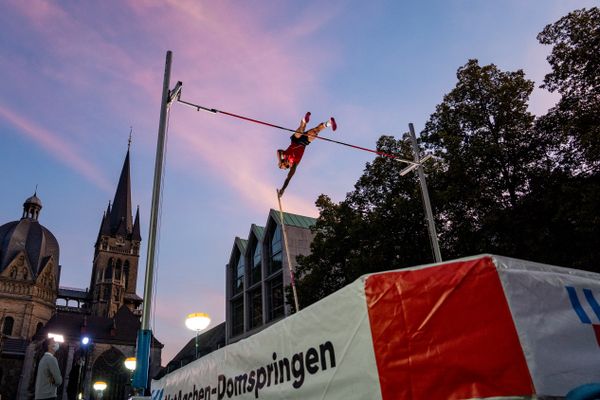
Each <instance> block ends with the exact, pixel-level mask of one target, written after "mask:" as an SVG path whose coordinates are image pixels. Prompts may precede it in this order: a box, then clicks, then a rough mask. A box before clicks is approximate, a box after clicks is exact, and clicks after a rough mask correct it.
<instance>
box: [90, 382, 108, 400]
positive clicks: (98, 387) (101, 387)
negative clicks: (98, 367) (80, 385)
mask: <svg viewBox="0 0 600 400" xmlns="http://www.w3.org/2000/svg"><path fill="white" fill-rule="evenodd" d="M107 386H108V385H107V384H106V382H104V381H96V382H94V384H93V385H92V387H93V388H94V390H95V391H97V392H98V397H99V398H102V392H103V391H104V389H106V387H107Z"/></svg>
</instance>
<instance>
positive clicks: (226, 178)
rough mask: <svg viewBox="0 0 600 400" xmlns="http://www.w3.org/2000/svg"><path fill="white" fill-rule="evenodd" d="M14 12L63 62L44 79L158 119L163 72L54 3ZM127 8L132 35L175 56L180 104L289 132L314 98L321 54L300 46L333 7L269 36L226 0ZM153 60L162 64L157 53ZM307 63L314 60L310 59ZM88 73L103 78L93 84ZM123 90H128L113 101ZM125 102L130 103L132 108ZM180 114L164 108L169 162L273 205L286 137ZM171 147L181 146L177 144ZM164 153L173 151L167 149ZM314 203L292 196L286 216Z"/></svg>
mask: <svg viewBox="0 0 600 400" xmlns="http://www.w3.org/2000/svg"><path fill="white" fill-rule="evenodd" d="M15 7H17V8H18V9H19V10H20V12H21V13H22V14H23V15H24V16H26V17H27V18H28V19H29V20H30V21H31V23H32V25H33V26H35V28H36V29H37V30H38V32H39V33H40V38H41V40H42V41H43V42H44V46H45V47H46V48H47V49H50V51H51V52H53V53H55V54H57V55H59V56H61V57H64V58H65V60H67V61H66V62H65V63H64V64H65V65H66V66H65V67H61V68H63V69H60V70H59V69H56V67H51V66H48V67H45V68H46V73H47V74H48V75H49V76H51V77H53V78H54V79H57V80H59V81H61V82H69V84H70V85H76V86H78V87H79V88H81V89H83V90H88V89H91V88H96V87H99V91H98V89H94V90H95V91H96V92H95V95H96V96H98V101H108V99H110V101H108V103H107V104H109V105H110V106H111V107H112V108H113V109H114V110H115V112H116V113H121V114H123V113H127V115H124V117H126V118H128V119H129V120H132V119H141V118H143V119H144V120H149V119H150V120H151V121H152V122H153V123H155V122H154V121H157V119H158V118H157V115H155V114H154V113H150V112H149V110H152V111H153V112H156V114H158V97H157V96H158V95H159V93H160V87H161V85H162V73H163V71H162V70H156V66H157V65H160V63H157V62H154V63H153V64H152V65H148V63H147V62H144V61H146V60H139V59H136V57H135V53H136V50H135V49H133V51H131V50H132V49H128V48H127V47H126V45H125V44H121V43H120V42H119V41H114V40H112V38H111V37H110V36H109V35H108V34H107V33H106V32H102V31H101V30H100V29H98V28H97V26H96V25H95V26H96V30H94V29H90V27H89V26H88V25H87V24H86V20H85V18H86V16H83V17H80V18H78V16H77V15H70V14H69V13H68V12H66V11H64V10H63V9H61V4H60V3H44V6H43V7H29V6H27V5H25V4H23V3H15ZM126 7H128V12H132V13H133V14H134V15H135V18H134V19H133V20H132V22H131V25H132V29H134V30H136V31H142V32H145V33H146V34H147V37H148V40H149V41H151V42H153V43H154V45H153V47H156V46H157V45H158V47H160V46H161V45H164V46H165V48H164V49H165V50H166V49H167V48H170V49H172V50H173V51H174V62H173V70H172V78H171V81H172V85H174V83H175V82H176V81H177V80H182V81H183V82H184V90H183V98H184V99H186V100H188V101H192V102H198V103H200V104H202V105H209V106H211V107H217V108H223V109H224V110H229V111H233V112H239V113H241V114H246V115H250V116H255V117H257V118H261V119H267V120H269V119H271V120H273V122H275V123H277V124H285V125H291V127H292V128H295V126H296V124H297V120H298V119H299V118H300V117H301V115H302V114H303V113H304V112H305V111H307V110H304V109H301V107H302V106H301V104H303V103H304V102H305V101H306V99H307V98H308V99H310V98H319V97H321V96H323V93H321V89H320V88H319V81H318V77H319V76H320V70H321V69H322V68H324V67H325V66H326V65H327V62H328V61H326V60H327V59H330V55H328V54H323V53H320V54H315V53H316V52H313V51H312V49H311V45H310V43H309V44H306V43H300V42H299V40H300V39H301V38H306V37H307V36H308V35H311V34H313V33H314V32H316V31H318V29H320V28H321V27H322V26H324V25H325V24H327V23H328V21H330V20H331V18H332V17H333V15H335V13H336V12H337V10H336V9H335V8H332V7H329V8H328V6H320V7H319V9H318V10H317V9H313V10H308V11H307V12H305V13H303V14H301V15H299V16H297V18H296V20H295V21H291V22H290V23H288V24H286V25H285V27H284V28H281V30H280V31H279V32H273V31H266V30H265V28H264V26H265V25H267V24H264V23H261V21H260V19H261V18H268V17H269V16H268V15H265V14H262V15H261V14H259V13H258V12H256V13H248V9H245V8H244V9H243V8H241V7H239V6H237V5H236V4H235V3H230V2H216V3H210V5H208V3H201V2H196V1H169V2H159V1H152V0H148V1H131V2H128V3H127V4H126ZM71 13H73V11H71ZM119 28H123V27H120V26H115V28H114V29H115V30H116V31H117V33H119V32H118V30H119ZM73 37H76V38H78V40H72V38H73ZM307 42H309V41H307ZM167 46H168V47H167ZM144 54H146V53H144ZM156 57H157V58H160V59H161V60H162V59H163V57H164V52H163V53H161V54H156ZM314 57H317V58H318V59H319V62H311V59H313V58H314ZM83 60H85V61H83ZM107 60H109V62H108V61H107ZM324 60H325V61H324ZM82 63H85V64H84V65H82ZM69 65H71V66H69ZM97 74H101V75H104V76H107V77H108V79H106V80H105V81H104V82H102V83H100V82H98V78H97V77H96V76H95V75H97ZM123 86H124V87H126V88H127V91H128V92H130V93H131V92H134V93H131V94H128V95H127V96H118V95H115V94H118V93H120V92H122V91H123ZM135 92H138V93H135ZM132 100H133V101H137V104H131V103H132ZM182 107H183V106H182V105H178V104H174V105H173V108H174V109H175V108H177V109H178V110H177V114H176V115H175V116H172V119H171V135H172V140H171V144H170V146H174V147H176V151H177V154H178V156H177V157H176V158H175V157H173V158H171V159H170V162H174V163H177V164H179V165H180V167H181V168H184V169H186V170H188V171H198V172H197V173H198V174H208V175H210V176H211V177H213V178H217V179H219V180H220V181H221V182H223V183H224V184H226V185H229V186H230V187H231V188H232V189H234V190H235V191H237V192H238V194H239V197H240V198H242V199H244V202H245V203H246V204H248V205H249V206H250V207H253V208H255V209H262V210H264V208H265V206H266V205H269V206H271V207H273V206H276V201H275V196H274V189H275V187H276V186H279V185H281V183H282V182H283V180H284V179H285V174H282V173H280V171H279V170H277V168H276V165H275V161H274V156H273V154H274V151H275V149H277V148H280V147H284V148H285V146H287V143H286V142H287V140H288V139H287V137H288V136H289V135H288V134H287V133H286V134H285V135H281V132H276V131H275V130H272V128H266V127H258V126H253V125H252V124H248V123H239V122H235V121H228V120H227V118H224V117H222V116H211V115H202V114H201V113H195V112H193V110H191V109H190V110H185V112H184V110H181V109H179V108H182ZM312 111H315V110H312ZM141 140H144V141H147V144H153V143H154V140H155V139H153V138H151V137H150V135H146V136H144V137H142V138H141ZM178 141H181V142H183V144H181V142H180V144H179V145H177V144H176V143H177V142H178ZM174 143H175V144H174ZM170 152H171V154H173V152H174V151H173V149H171V150H170ZM228 160H235V163H233V164H232V163H230V162H229V161H228ZM306 164H307V166H306V167H308V163H306ZM199 166H202V168H199ZM313 201H314V199H313V198H310V199H309V198H302V197H300V196H298V197H294V196H293V193H292V192H290V193H289V198H288V199H286V202H287V203H288V207H289V209H293V210H294V211H295V212H299V213H308V214H314V208H313V207H312V203H313Z"/></svg>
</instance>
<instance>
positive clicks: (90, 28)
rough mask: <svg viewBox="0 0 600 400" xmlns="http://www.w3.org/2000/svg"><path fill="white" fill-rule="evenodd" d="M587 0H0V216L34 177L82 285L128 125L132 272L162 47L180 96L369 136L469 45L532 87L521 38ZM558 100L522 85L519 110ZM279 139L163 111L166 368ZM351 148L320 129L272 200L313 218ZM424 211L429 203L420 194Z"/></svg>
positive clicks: (9, 215) (420, 106) (434, 94)
mask: <svg viewBox="0 0 600 400" xmlns="http://www.w3.org/2000/svg"><path fill="white" fill-rule="evenodd" d="M595 4H596V2H594V1H579V0H573V1H569V2H566V1H558V0H537V1H533V0H531V1H522V0H512V1H497V2H492V1H474V0H473V1H459V0H456V1H447V0H444V1H442V0H439V1H428V2H401V1H369V2H364V1H335V0H334V1H327V2H322V1H302V2H291V1H288V2H284V1H268V2H267V1H256V0H249V1H242V2H239V1H238V2H235V1H227V0H223V1H212V2H209V1H197V0H193V1H192V0H189V1H188V0H177V1H176V0H170V1H152V0H136V1H101V2H100V1H97V2H81V1H74V0H73V1H67V0H65V1H60V2H59V1H54V2H51V1H37V0H32V1H18V0H15V1H12V0H3V1H2V4H1V5H0V11H1V12H0V55H1V58H0V76H1V81H2V85H3V88H2V90H1V91H0V171H2V174H1V177H2V188H3V189H2V196H0V224H3V223H6V222H9V221H12V220H16V219H18V218H20V216H21V212H22V203H23V200H25V199H26V198H27V197H29V196H30V195H31V194H32V193H33V191H34V189H35V185H36V184H38V185H39V186H38V195H39V197H40V198H41V200H42V202H43V204H44V208H43V210H42V214H41V217H40V222H41V223H42V224H43V225H44V226H46V227H47V228H49V229H50V230H51V231H52V232H53V233H54V234H55V235H56V237H57V239H58V240H59V243H60V246H61V257H60V262H61V264H62V268H63V269H62V279H61V285H62V286H71V287H80V288H85V287H86V286H87V285H88V284H89V278H90V272H91V265H92V255H93V244H94V241H95V239H96V235H97V233H98V228H99V224H100V218H101V216H102V212H103V210H105V209H106V205H107V203H108V201H109V200H112V198H113V196H114V191H115V189H116V184H117V180H118V176H119V172H120V169H121V166H122V163H123V159H124V156H125V152H126V149H127V138H128V134H129V130H130V126H133V144H132V147H131V173H132V192H133V193H132V199H133V202H134V206H135V205H138V204H139V205H140V212H141V217H142V229H143V233H142V236H143V239H144V241H143V243H142V251H143V256H142V257H141V259H140V274H139V275H140V279H139V281H138V293H139V294H140V295H142V292H143V271H144V266H145V254H146V244H147V228H148V218H149V214H150V211H149V210H150V200H151V188H152V176H153V168H154V155H155V145H156V135H157V129H158V116H159V109H160V93H161V89H162V77H163V72H164V60H165V53H166V51H167V50H172V51H173V69H172V75H171V80H172V82H173V84H174V83H175V82H176V81H178V80H179V81H182V82H183V84H184V86H183V94H182V99H184V100H187V101H190V102H193V103H198V104H201V105H205V106H209V107H214V108H217V109H221V110H224V111H229V112H233V113H237V114H243V115H247V116H250V117H254V118H257V119H263V120H267V121H270V122H272V123H274V124H277V125H282V126H286V127H290V128H294V129H295V128H296V126H297V124H298V121H299V119H300V118H301V117H302V116H303V115H304V113H305V112H306V111H312V116H313V121H312V122H320V121H323V120H325V119H327V118H329V116H331V115H333V116H335V117H336V119H337V120H338V124H339V128H338V131H337V132H335V133H332V132H331V131H325V132H324V133H323V134H324V136H329V137H332V138H334V139H337V140H342V141H346V142H350V143H355V144H358V145H361V146H364V147H370V148H373V147H374V146H375V141H376V140H377V138H378V137H379V136H380V135H382V134H393V135H401V134H402V133H403V132H405V131H406V130H407V124H408V123H409V122H413V123H414V124H415V127H416V129H417V130H420V129H422V127H423V125H424V123H425V121H426V120H427V118H428V116H429V115H430V114H431V113H432V112H433V110H434V108H435V106H436V105H437V104H438V103H439V102H440V101H441V99H442V96H443V95H444V94H445V93H447V92H448V91H449V90H450V89H451V88H453V87H454V85H455V81H456V75H455V74H456V70H457V68H458V67H460V66H461V65H464V64H465V63H466V61H467V60H468V59H469V58H477V59H479V60H480V63H481V64H487V63H495V64H497V65H498V66H499V67H500V68H501V69H504V70H514V69H519V68H521V69H523V70H524V71H525V73H526V74H527V77H528V78H529V79H532V80H534V81H535V82H536V83H537V84H538V85H539V84H540V83H541V80H542V79H543V76H544V74H545V73H546V72H548V69H549V68H548V64H547V62H546V60H545V58H546V55H547V54H548V51H549V49H548V48H545V47H542V46H541V45H539V44H538V43H537V41H536V39H535V37H536V34H537V33H538V32H539V31H541V30H542V28H543V27H544V26H545V25H546V24H547V23H551V22H553V21H555V20H557V19H558V18H560V17H561V16H563V15H565V14H566V13H567V12H569V11H571V10H573V9H576V8H582V7H591V6H594V5H595ZM555 101H556V97H555V96H553V95H550V94H549V93H547V92H545V91H543V90H541V89H536V91H535V92H534V94H533V96H532V98H531V111H532V112H534V113H535V114H538V115H539V114H542V113H544V112H545V111H546V110H547V109H548V107H550V106H551V105H552V104H553V103H554V102H555ZM288 136H289V134H287V133H285V132H282V131H278V130H275V129H272V128H268V127H264V126H260V125H256V124H250V123H246V122H243V121H238V120H235V119H232V118H229V117H226V116H222V115H216V116H215V115H211V114H208V113H203V112H201V113H198V112H196V111H194V110H193V109H190V108H187V107H185V106H183V105H181V104H175V105H174V106H173V108H172V112H171V117H170V126H169V138H168V152H167V167H166V177H165V181H164V194H163V208H162V224H161V230H160V250H159V256H158V275H157V277H158V281H157V291H156V302H155V303H154V315H155V319H154V328H153V329H154V331H155V335H156V336H157V337H158V338H159V339H160V340H161V341H162V342H163V343H164V344H165V349H164V352H163V364H166V363H167V362H168V361H169V360H170V359H171V358H172V357H173V356H174V355H175V354H176V353H177V352H178V351H179V349H180V348H181V346H182V345H183V344H184V343H185V342H187V340H189V339H190V338H192V337H193V332H191V331H188V330H186V328H185V326H184V319H185V315H186V314H187V313H191V312H208V313H209V314H210V315H211V316H212V318H213V324H212V325H213V326H214V324H216V323H219V322H221V321H223V319H224V315H225V304H224V293H225V282H224V280H225V264H226V263H227V261H228V257H229V253H230V251H231V248H232V245H233V239H234V237H235V236H241V237H247V235H248V231H249V229H250V224H251V223H257V224H260V225H263V224H264V223H265V222H266V218H267V215H268V211H269V209H270V208H276V207H277V201H276V196H275V188H276V187H278V186H280V185H281V183H282V182H283V180H284V178H285V173H284V172H282V171H280V170H279V169H278V168H277V167H276V164H275V150H276V149H277V148H282V147H283V148H285V146H287V144H288ZM372 159H373V155H372V154H370V153H366V152H360V151H356V150H352V149H349V148H346V147H341V146H336V145H333V144H330V143H326V142H322V141H318V142H315V143H314V144H313V145H312V146H310V148H309V149H308V151H307V153H306V155H305V157H304V161H303V162H302V166H301V167H300V168H299V170H298V172H297V173H296V176H295V177H294V180H293V181H292V183H291V185H290V187H289V188H288V190H287V192H286V196H285V198H284V206H285V208H286V209H287V211H290V212H294V213H300V214H305V215H311V216H316V215H317V210H316V209H315V207H314V201H315V199H316V198H317V196H318V195H319V194H321V193H325V194H328V195H329V196H330V197H331V198H332V199H333V200H335V201H340V200H342V199H343V198H344V196H345V194H346V192H348V191H351V190H352V188H353V185H354V183H355V182H356V180H357V179H358V177H359V176H360V175H361V173H362V170H363V168H364V165H365V163H366V162H367V161H370V160H372ZM434 206H435V205H434Z"/></svg>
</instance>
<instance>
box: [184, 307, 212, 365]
mask: <svg viewBox="0 0 600 400" xmlns="http://www.w3.org/2000/svg"><path fill="white" fill-rule="evenodd" d="M209 324H210V317H209V316H208V314H205V313H192V314H188V316H187V318H186V319H185V326H187V328H188V329H191V330H193V331H196V358H198V334H199V333H200V331H203V330H204V329H206V327H207V326H208V325H209Z"/></svg>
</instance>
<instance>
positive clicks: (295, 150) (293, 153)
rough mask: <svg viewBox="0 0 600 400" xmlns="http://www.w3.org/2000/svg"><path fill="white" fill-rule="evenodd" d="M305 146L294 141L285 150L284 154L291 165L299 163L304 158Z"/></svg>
mask: <svg viewBox="0 0 600 400" xmlns="http://www.w3.org/2000/svg"><path fill="white" fill-rule="evenodd" d="M305 147H306V146H303V145H301V144H298V143H292V144H290V145H289V147H288V148H287V149H286V150H285V151H284V152H283V155H284V157H285V159H286V160H288V162H289V163H290V167H291V166H292V165H294V164H298V163H299V162H300V160H301V159H302V156H303V155H304V148H305Z"/></svg>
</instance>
